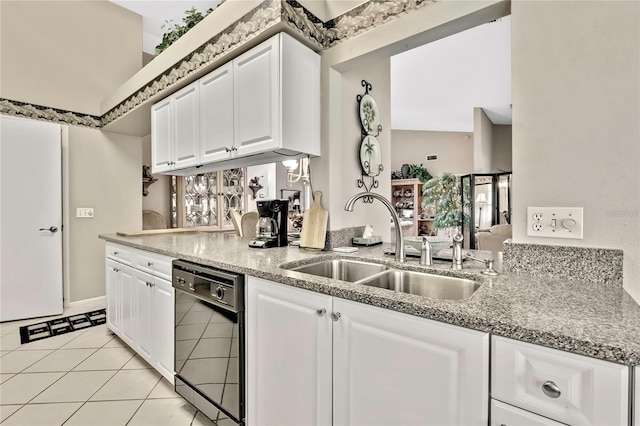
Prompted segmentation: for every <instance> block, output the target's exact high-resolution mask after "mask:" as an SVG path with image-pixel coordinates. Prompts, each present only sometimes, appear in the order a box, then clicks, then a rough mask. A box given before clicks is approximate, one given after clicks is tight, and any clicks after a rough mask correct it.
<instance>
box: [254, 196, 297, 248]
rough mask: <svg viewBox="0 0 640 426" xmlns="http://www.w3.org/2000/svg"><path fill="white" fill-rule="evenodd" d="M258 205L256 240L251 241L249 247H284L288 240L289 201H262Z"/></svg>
mask: <svg viewBox="0 0 640 426" xmlns="http://www.w3.org/2000/svg"><path fill="white" fill-rule="evenodd" d="M257 205H258V224H257V225H256V238H255V239H252V240H251V241H249V247H255V248H268V247H284V246H286V245H287V244H288V240H287V219H288V213H289V200H261V201H258V202H257Z"/></svg>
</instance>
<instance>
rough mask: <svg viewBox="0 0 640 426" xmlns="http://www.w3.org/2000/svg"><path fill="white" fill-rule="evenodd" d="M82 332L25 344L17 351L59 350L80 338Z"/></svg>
mask: <svg viewBox="0 0 640 426" xmlns="http://www.w3.org/2000/svg"><path fill="white" fill-rule="evenodd" d="M78 333H82V332H81V331H73V332H71V333H65V334H61V335H59V336H53V337H48V338H46V339H42V340H36V341H35V342H30V343H25V344H24V345H21V346H20V347H19V348H17V350H19V351H33V350H43V349H59V348H61V347H62V346H64V345H65V344H67V343H69V342H70V341H72V340H73V339H75V338H78V337H80V334H78Z"/></svg>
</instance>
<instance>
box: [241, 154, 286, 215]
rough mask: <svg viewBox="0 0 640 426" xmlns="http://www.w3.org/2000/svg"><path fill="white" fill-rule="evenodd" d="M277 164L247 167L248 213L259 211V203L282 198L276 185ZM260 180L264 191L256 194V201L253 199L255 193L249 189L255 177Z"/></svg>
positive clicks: (261, 190)
mask: <svg viewBox="0 0 640 426" xmlns="http://www.w3.org/2000/svg"><path fill="white" fill-rule="evenodd" d="M276 164H277V163H269V164H262V165H259V166H251V167H247V178H246V191H247V208H246V211H248V212H252V211H256V210H257V204H256V203H257V201H259V200H273V199H276V198H280V191H279V190H277V185H276ZM256 176H257V177H258V178H260V180H259V182H260V185H262V189H260V190H259V191H257V192H256V199H255V200H254V199H253V198H252V194H253V192H252V191H251V190H250V189H249V183H250V182H251V179H253V178H254V177H256Z"/></svg>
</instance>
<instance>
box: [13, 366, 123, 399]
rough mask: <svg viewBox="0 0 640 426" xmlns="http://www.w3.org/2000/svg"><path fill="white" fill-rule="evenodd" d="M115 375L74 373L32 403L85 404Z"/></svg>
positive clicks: (88, 372)
mask: <svg viewBox="0 0 640 426" xmlns="http://www.w3.org/2000/svg"><path fill="white" fill-rule="evenodd" d="M113 375H114V372H113V371H72V372H70V373H67V374H66V375H65V376H64V377H62V378H61V379H60V380H58V381H57V382H56V383H54V384H53V385H52V386H50V387H49V388H47V389H46V390H45V391H44V392H42V393H41V394H40V395H38V396H37V397H35V398H34V399H33V401H32V402H34V403H44V402H85V401H87V400H88V399H89V398H90V397H91V395H93V394H94V393H96V391H97V390H98V389H100V388H101V387H102V386H103V385H104V384H105V383H107V381H108V380H109V379H110V378H111V377H112V376H113ZM12 380H13V379H12ZM7 383H11V381H9V382H7ZM114 399H116V398H114Z"/></svg>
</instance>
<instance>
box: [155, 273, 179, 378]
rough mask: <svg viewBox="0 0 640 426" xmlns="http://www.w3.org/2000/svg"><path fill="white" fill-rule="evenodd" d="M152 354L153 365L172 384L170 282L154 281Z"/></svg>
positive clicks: (172, 302) (172, 295)
mask: <svg viewBox="0 0 640 426" xmlns="http://www.w3.org/2000/svg"><path fill="white" fill-rule="evenodd" d="M154 281H155V283H156V285H155V287H154V292H155V294H154V296H153V298H154V302H155V303H154V310H155V319H154V321H153V322H154V324H153V328H154V353H153V365H154V367H155V368H156V370H158V371H159V372H160V373H161V374H162V375H163V376H164V377H165V378H166V379H167V380H169V382H170V383H173V360H174V351H173V345H174V335H175V333H174V328H175V322H174V311H175V307H174V290H173V287H172V286H171V282H170V281H167V280H163V279H160V278H155V279H154Z"/></svg>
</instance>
